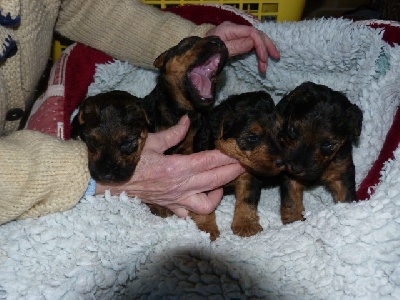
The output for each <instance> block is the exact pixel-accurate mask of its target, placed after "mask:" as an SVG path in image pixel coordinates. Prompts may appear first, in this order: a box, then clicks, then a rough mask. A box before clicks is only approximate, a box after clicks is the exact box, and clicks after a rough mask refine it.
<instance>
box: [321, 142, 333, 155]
mask: <svg viewBox="0 0 400 300" xmlns="http://www.w3.org/2000/svg"><path fill="white" fill-rule="evenodd" d="M335 146H336V142H333V141H326V142H323V143H322V144H321V147H320V148H321V152H322V154H323V155H332V154H333V153H334V152H335Z"/></svg>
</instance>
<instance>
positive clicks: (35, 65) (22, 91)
mask: <svg viewBox="0 0 400 300" xmlns="http://www.w3.org/2000/svg"><path fill="white" fill-rule="evenodd" d="M3 2H4V1H1V0H0V4H1V3H3ZM5 3H7V5H4V6H2V5H0V11H1V13H2V14H4V15H7V14H8V13H10V16H12V17H16V16H14V15H15V14H16V12H18V13H20V23H19V25H18V26H17V27H15V28H12V29H9V28H8V29H5V28H4V27H3V28H1V26H0V37H1V36H2V35H3V36H5V33H6V30H7V33H8V32H11V33H12V34H11V37H12V39H13V40H14V41H16V43H17V45H18V50H17V52H16V54H15V55H14V56H12V57H9V58H8V59H7V60H6V61H5V62H3V63H2V65H1V67H0V85H2V87H0V92H1V94H0V96H1V98H0V110H1V113H0V135H3V134H9V133H11V132H12V131H15V130H16V129H17V128H18V126H19V123H20V120H14V121H7V122H6V121H5V112H7V111H8V110H10V109H15V108H20V109H23V110H25V109H26V107H27V106H30V105H31V102H32V101H33V100H34V99H33V94H34V91H35V87H36V85H37V83H38V81H39V79H40V76H41V74H42V73H43V71H44V68H45V67H46V63H47V61H48V58H49V55H50V50H51V43H52V38H53V31H54V27H55V26H56V28H55V29H56V31H58V32H59V33H61V34H62V35H64V36H65V37H67V38H69V39H71V40H74V41H78V42H81V43H84V44H86V45H88V46H91V47H93V48H96V49H99V50H102V51H103V52H106V53H107V54H109V55H111V56H113V57H115V58H118V59H121V60H126V61H129V62H130V63H133V64H138V65H140V66H144V67H149V68H152V67H153V66H152V64H153V61H154V59H155V58H156V57H157V56H158V55H159V54H160V53H162V52H163V51H164V50H166V49H168V48H170V47H172V46H173V45H175V44H177V43H178V42H179V41H180V40H181V39H182V38H184V37H186V36H188V35H199V36H204V35H205V33H206V32H207V31H208V30H209V29H211V28H212V27H213V26H212V25H209V24H206V25H201V26H196V25H194V24H193V23H191V22H189V21H186V20H184V19H182V18H180V17H178V16H176V15H174V14H171V13H163V12H161V11H160V10H159V9H156V8H154V7H152V6H149V5H146V4H143V3H142V2H141V0H113V1H109V0H85V1H81V0H68V1H60V0H6V1H5ZM60 5H61V9H60ZM11 8H12V9H11ZM8 10H9V11H8ZM57 18H58V21H57V25H55V24H56V20H57ZM1 78H2V80H1Z"/></svg>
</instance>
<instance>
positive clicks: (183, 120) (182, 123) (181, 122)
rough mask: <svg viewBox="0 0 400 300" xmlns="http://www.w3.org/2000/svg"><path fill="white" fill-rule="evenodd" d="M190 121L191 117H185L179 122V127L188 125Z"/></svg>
mask: <svg viewBox="0 0 400 300" xmlns="http://www.w3.org/2000/svg"><path fill="white" fill-rule="evenodd" d="M188 120H189V116H188V115H184V116H183V117H182V118H181V119H180V120H179V122H178V124H179V125H186V124H187V122H188Z"/></svg>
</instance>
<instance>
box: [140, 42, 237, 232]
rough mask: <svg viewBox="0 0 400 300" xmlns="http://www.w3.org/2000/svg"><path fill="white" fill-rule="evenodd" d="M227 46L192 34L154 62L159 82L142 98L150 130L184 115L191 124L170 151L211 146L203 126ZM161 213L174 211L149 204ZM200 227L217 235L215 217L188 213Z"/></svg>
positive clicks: (208, 147) (155, 129)
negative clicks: (201, 130)
mask: <svg viewBox="0 0 400 300" xmlns="http://www.w3.org/2000/svg"><path fill="white" fill-rule="evenodd" d="M228 57H229V54H228V49H227V48H226V46H225V44H224V42H223V41H222V40H221V39H220V38H219V37H216V36H209V37H205V38H200V37H197V36H191V37H187V38H185V39H183V40H182V41H181V42H179V43H178V44H177V45H176V46H174V47H172V48H170V49H168V50H167V51H165V52H164V53H162V54H161V55H160V56H159V57H158V58H157V59H156V60H155V61H154V66H155V67H156V68H158V69H159V75H158V78H157V84H156V86H155V88H154V89H153V90H152V91H151V92H150V94H149V95H147V96H146V97H144V98H143V106H144V107H145V110H146V115H147V116H148V117H149V121H150V130H151V131H152V132H158V131H161V130H164V129H167V128H169V127H171V126H173V125H175V124H176V123H178V121H179V120H180V118H181V117H182V116H184V115H188V116H189V118H190V128H189V131H188V133H187V135H186V137H185V139H184V140H183V141H182V142H181V143H180V144H178V145H177V146H175V147H173V148H171V149H169V150H168V151H167V152H166V153H167V154H173V153H178V154H191V153H194V152H199V151H202V150H206V149H210V144H209V143H210V142H211V139H210V136H209V134H210V131H208V133H209V134H206V135H205V137H204V136H203V135H201V134H199V131H200V128H209V125H208V124H209V112H210V110H211V109H212V108H213V107H214V103H215V93H216V89H217V86H216V85H217V79H218V76H219V75H220V74H221V71H222V69H223V67H224V66H225V65H226V63H227V61H228ZM149 206H150V209H151V211H152V212H153V213H154V214H156V215H160V216H163V217H165V216H169V215H171V214H172V212H171V211H169V210H168V209H166V208H164V207H161V206H158V205H154V204H152V205H149ZM189 215H190V216H191V218H192V219H193V220H194V222H195V223H196V224H197V226H198V228H199V229H201V230H203V231H206V232H209V233H210V234H211V236H212V237H213V238H214V232H213V230H214V228H215V227H216V221H215V218H213V219H212V220H211V221H210V220H209V218H208V216H201V215H197V214H194V213H190V214H189Z"/></svg>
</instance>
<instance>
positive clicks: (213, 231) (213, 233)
mask: <svg viewBox="0 0 400 300" xmlns="http://www.w3.org/2000/svg"><path fill="white" fill-rule="evenodd" d="M189 216H190V217H191V218H192V220H193V221H194V222H195V223H196V225H197V228H199V229H200V230H201V231H204V232H207V233H209V234H210V240H211V241H215V240H216V239H217V238H218V237H219V235H220V232H219V229H218V225H217V220H216V217H215V212H212V213H211V214H209V215H197V214H195V213H193V212H190V213H189Z"/></svg>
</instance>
